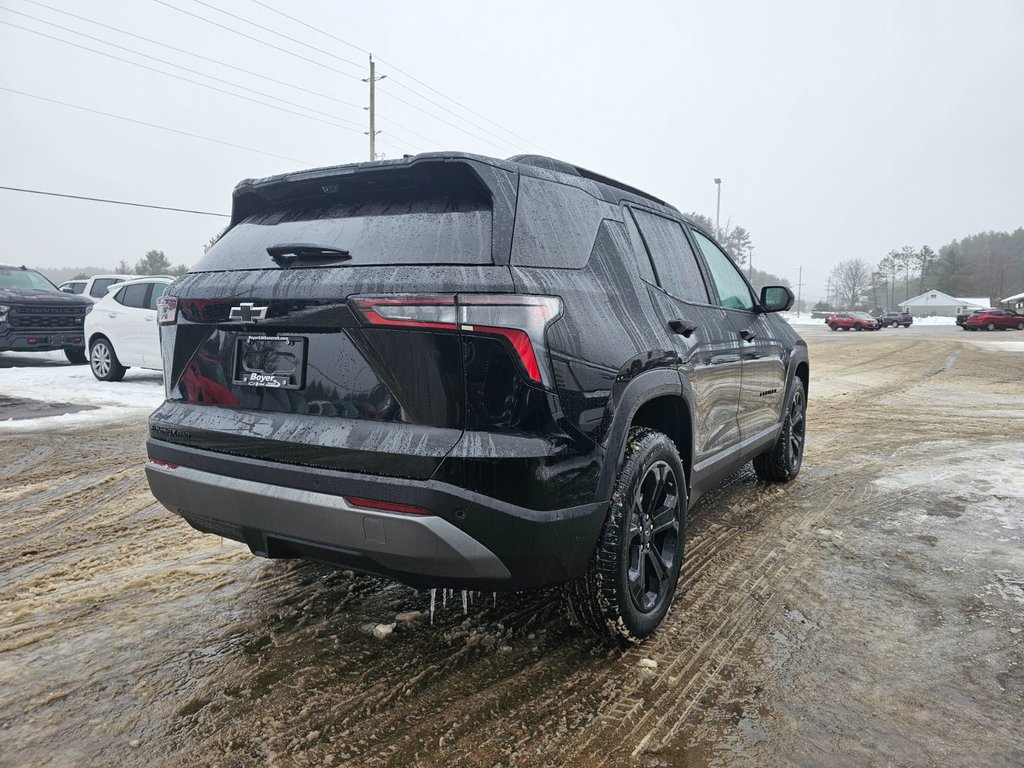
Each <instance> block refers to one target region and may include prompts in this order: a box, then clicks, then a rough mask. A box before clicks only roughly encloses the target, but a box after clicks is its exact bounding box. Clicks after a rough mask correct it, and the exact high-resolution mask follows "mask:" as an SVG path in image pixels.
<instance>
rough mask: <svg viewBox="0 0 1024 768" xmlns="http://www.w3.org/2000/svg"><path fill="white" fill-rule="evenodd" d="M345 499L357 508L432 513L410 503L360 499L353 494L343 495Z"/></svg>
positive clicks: (422, 513) (412, 513)
mask: <svg viewBox="0 0 1024 768" xmlns="http://www.w3.org/2000/svg"><path fill="white" fill-rule="evenodd" d="M344 499H345V501H346V502H347V503H348V505H349V506H351V507H356V508H358V509H367V510H374V511H379V512H403V513H405V514H407V515H432V514H434V513H433V512H431V511H430V510H428V509H423V507H414V506H412V505H411V504H397V503H395V502H393V501H375V500H374V499H360V498H357V497H355V496H345V497H344Z"/></svg>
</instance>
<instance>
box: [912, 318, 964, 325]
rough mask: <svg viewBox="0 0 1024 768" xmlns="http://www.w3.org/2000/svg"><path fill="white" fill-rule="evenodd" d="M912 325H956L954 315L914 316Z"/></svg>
mask: <svg viewBox="0 0 1024 768" xmlns="http://www.w3.org/2000/svg"><path fill="white" fill-rule="evenodd" d="M914 325H956V318H955V317H915V318H914Z"/></svg>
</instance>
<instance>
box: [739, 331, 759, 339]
mask: <svg viewBox="0 0 1024 768" xmlns="http://www.w3.org/2000/svg"><path fill="white" fill-rule="evenodd" d="M740 338H741V339H743V340H744V341H753V340H754V339H756V338H757V334H756V333H754V332H753V331H752V330H750V329H749V328H744V329H743V330H742V331H740Z"/></svg>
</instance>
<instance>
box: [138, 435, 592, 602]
mask: <svg viewBox="0 0 1024 768" xmlns="http://www.w3.org/2000/svg"><path fill="white" fill-rule="evenodd" d="M147 447H148V451H149V456H150V458H151V459H157V460H158V461H161V462H167V463H170V464H173V465H177V467H176V468H174V469H172V468H170V467H166V466H162V465H161V464H158V463H153V462H152V461H151V462H150V463H149V464H147V465H146V475H147V478H148V480H149V484H150V488H151V489H152V492H153V495H154V496H155V497H156V498H157V500H158V501H160V503H161V504H163V505H164V506H165V507H167V508H168V509H169V510H171V511H172V512H175V513H176V514H179V515H181V516H182V517H183V518H184V519H185V520H186V521H187V522H188V523H189V524H190V525H191V526H192V527H193V528H196V529H197V530H200V531H203V532H205V533H213V534H217V535H220V536H224V537H227V538H231V539H235V540H237V541H242V542H244V543H245V544H247V545H248V546H249V548H250V549H251V550H252V551H253V553H254V554H257V555H261V556H264V557H304V558H307V559H311V560H318V561H322V562H327V563H330V564H333V565H337V566H339V567H345V568H351V569H353V570H357V571H361V572H365V573H373V574H377V575H381V576H386V577H388V578H392V579H395V580H396V581H401V582H403V583H406V584H410V585H412V586H416V587H442V586H447V587H461V588H467V589H470V588H472V589H484V590H512V589H524V588H533V587H540V586H546V585H550V584H556V583H560V582H565V581H568V580H571V579H573V578H575V577H577V576H579V575H581V574H582V573H583V571H584V570H585V569H586V567H587V565H588V563H589V561H590V558H591V555H592V554H593V551H594V547H595V546H596V543H597V537H598V535H599V533H600V529H601V525H602V524H603V522H604V514H605V509H606V505H603V504H586V505H583V506H580V507H571V508H567V509H558V510H546V511H536V510H529V509H524V508H521V507H516V506H514V505H510V504H507V503H505V502H500V501H497V500H495V499H490V498H488V497H483V496H481V495H479V494H476V493H473V492H471V491H467V490H465V489H461V488H457V487H455V486H452V485H449V484H445V483H439V482H436V481H431V480H404V479H397V478H387V477H379V476H374V475H364V474H357V473H348V472H339V471H331V470H323V469H313V468H308V467H296V466H288V465H281V464H277V463H274V462H267V461H262V460H257V459H249V458H243V457H235V456H229V455H225V454H217V453H213V452H210V451H203V450H200V449H195V448H190V447H189V448H185V447H182V446H177V445H171V444H169V443H165V442H163V441H159V440H154V439H150V440H149V441H148V443H147ZM344 496H353V497H361V498H368V499H374V500H378V501H391V502H396V503H403V504H410V505H414V506H417V507H421V508H424V509H427V510H430V511H431V512H433V513H434V514H431V515H414V514H403V513H393V512H381V511H370V510H365V509H362V508H357V507H354V506H352V505H350V504H349V503H347V502H346V501H345V499H344Z"/></svg>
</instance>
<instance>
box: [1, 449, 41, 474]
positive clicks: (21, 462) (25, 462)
mask: <svg viewBox="0 0 1024 768" xmlns="http://www.w3.org/2000/svg"><path fill="white" fill-rule="evenodd" d="M53 451H54V449H53V447H51V446H48V445H40V446H36V447H35V448H31V449H29V450H28V451H26V452H25V453H24V454H23V455H22V456H21V457H20V458H17V459H15V460H14V461H10V463H8V464H7V466H6V467H4V468H2V469H0V480H6V479H7V478H9V477H14V476H15V475H17V474H20V473H23V472H25V471H26V470H28V469H32V468H34V467H36V466H38V465H39V464H42V463H43V462H44V461H46V460H47V459H48V458H50V457H51V456H52V455H53Z"/></svg>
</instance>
